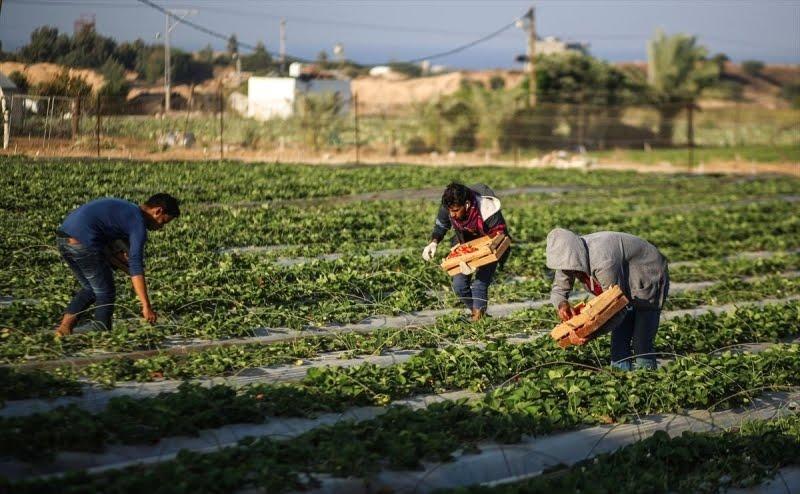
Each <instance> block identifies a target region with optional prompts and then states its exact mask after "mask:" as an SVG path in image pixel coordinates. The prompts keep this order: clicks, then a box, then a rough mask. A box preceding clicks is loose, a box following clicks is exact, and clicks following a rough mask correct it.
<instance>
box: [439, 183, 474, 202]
mask: <svg viewBox="0 0 800 494" xmlns="http://www.w3.org/2000/svg"><path fill="white" fill-rule="evenodd" d="M470 197H472V191H470V190H469V189H468V188H467V186H466V185H464V184H460V183H458V182H451V183H450V185H448V186H447V188H445V189H444V193H443V194H442V206H444V207H446V208H450V207H453V206H463V205H465V204H466V203H467V201H468V200H469V199H470Z"/></svg>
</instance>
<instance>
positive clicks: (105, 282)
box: [56, 194, 180, 337]
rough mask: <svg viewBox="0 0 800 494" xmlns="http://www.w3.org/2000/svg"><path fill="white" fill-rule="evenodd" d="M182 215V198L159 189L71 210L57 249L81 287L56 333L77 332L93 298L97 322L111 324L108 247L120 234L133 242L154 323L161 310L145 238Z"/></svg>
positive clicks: (141, 291)
mask: <svg viewBox="0 0 800 494" xmlns="http://www.w3.org/2000/svg"><path fill="white" fill-rule="evenodd" d="M178 216H180V209H179V207H178V200H177V199H175V198H174V197H172V196H171V195H169V194H156V195H154V196H152V197H151V198H150V199H148V200H147V201H146V202H145V203H144V204H141V205H136V204H134V203H132V202H128V201H123V200H121V199H113V198H104V199H96V200H94V201H91V202H88V203H86V204H84V205H83V206H81V207H79V208H78V209H76V210H74V211H72V212H71V213H70V214H69V215H68V216H67V217H66V219H65V220H64V222H63V223H62V224H61V226H60V227H59V228H58V231H57V236H58V250H59V252H60V253H61V257H62V258H63V259H64V260H65V261H66V262H67V264H68V265H69V267H70V269H71V270H72V272H73V273H74V274H75V277H76V278H77V279H78V283H80V286H81V289H80V290H79V291H78V292H77V293H76V294H75V295H74V296H73V297H72V301H71V302H70V303H69V305H68V306H67V308H66V310H65V311H64V317H63V318H62V320H61V324H60V325H59V326H58V328H57V329H56V336H57V337H59V336H67V335H70V334H72V330H73V328H74V327H75V324H76V323H77V322H78V315H79V314H80V313H82V312H83V311H85V310H86V309H87V308H88V307H89V306H90V305H91V304H92V303H94V304H95V311H94V318H95V323H96V324H97V325H100V326H101V327H102V328H105V329H107V330H110V329H111V317H112V315H113V313H114V301H115V299H116V289H115V287H114V276H113V273H112V271H111V265H110V263H109V260H108V258H107V257H106V255H105V253H104V252H103V251H104V249H105V248H106V247H107V246H109V245H110V244H111V243H112V242H114V241H115V240H125V241H127V242H128V244H129V251H128V259H127V260H128V269H129V274H130V276H131V282H132V284H133V289H134V291H135V292H136V296H137V297H138V298H139V301H140V302H141V304H142V315H143V316H144V318H145V319H146V320H147V321H148V322H149V323H151V324H152V323H155V322H156V319H157V318H158V315H157V314H156V313H155V311H153V308H152V306H151V305H150V298H149V297H148V295H147V283H146V281H145V278H144V244H145V242H147V231H148V230H160V229H161V228H162V227H163V226H164V225H166V224H167V223H169V222H170V221H172V220H173V219H174V218H177V217H178Z"/></svg>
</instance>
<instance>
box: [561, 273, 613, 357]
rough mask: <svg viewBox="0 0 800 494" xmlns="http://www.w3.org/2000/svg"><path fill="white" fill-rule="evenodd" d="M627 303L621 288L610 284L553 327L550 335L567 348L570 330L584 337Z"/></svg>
mask: <svg viewBox="0 0 800 494" xmlns="http://www.w3.org/2000/svg"><path fill="white" fill-rule="evenodd" d="M627 305H628V298H627V297H626V296H625V294H624V293H622V289H620V287H619V286H617V285H612V286H611V287H609V289H608V290H606V291H604V292H603V293H601V294H600V295H598V296H596V297H595V298H593V299H591V300H589V301H588V302H586V305H585V306H583V307H582V308H581V309H580V313H579V314H577V315H575V316H572V318H571V319H570V320H569V321H565V322H562V323H561V324H559V325H558V326H556V327H555V328H553V330H552V331H551V332H550V336H551V337H552V338H553V339H554V340H556V342H557V343H558V346H560V347H561V348H567V347H568V346H570V345H571V344H572V343H570V341H569V333H570V332H571V331H575V334H577V335H578V336H580V337H581V338H586V337H588V336H590V335H591V334H593V333H594V332H596V331H597V330H598V329H600V328H601V327H603V325H604V324H605V323H607V322H608V321H609V319H611V318H612V317H614V315H616V314H617V313H618V312H619V311H621V310H623V309H624V308H625V306H627Z"/></svg>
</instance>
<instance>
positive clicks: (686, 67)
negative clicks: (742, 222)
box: [647, 31, 719, 145]
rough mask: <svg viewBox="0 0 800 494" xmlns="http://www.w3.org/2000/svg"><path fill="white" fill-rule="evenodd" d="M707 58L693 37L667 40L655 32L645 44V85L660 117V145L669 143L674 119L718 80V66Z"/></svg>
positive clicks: (678, 36) (706, 52) (680, 36)
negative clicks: (648, 88) (646, 84)
mask: <svg viewBox="0 0 800 494" xmlns="http://www.w3.org/2000/svg"><path fill="white" fill-rule="evenodd" d="M707 56H708V51H707V50H706V48H705V47H703V46H700V45H698V44H697V38H695V37H694V36H687V35H684V34H676V35H674V36H667V35H665V34H664V33H663V32H661V31H658V32H657V33H656V36H655V37H654V38H653V39H652V40H650V42H649V43H648V45H647V82H648V84H649V86H650V91H651V96H652V102H653V104H654V105H655V107H656V109H657V110H658V112H659V117H660V118H659V125H658V134H657V138H658V142H659V144H662V145H669V144H671V143H672V131H673V128H674V120H675V118H676V117H677V116H678V114H679V113H680V112H681V111H682V110H683V109H684V108H686V106H687V105H689V104H694V102H695V100H696V99H697V97H698V96H699V95H700V93H701V92H702V91H703V89H705V88H707V87H709V86H711V85H713V84H714V83H715V82H716V81H717V80H718V79H719V66H718V65H717V64H716V63H714V62H713V61H711V60H707V58H706V57H707Z"/></svg>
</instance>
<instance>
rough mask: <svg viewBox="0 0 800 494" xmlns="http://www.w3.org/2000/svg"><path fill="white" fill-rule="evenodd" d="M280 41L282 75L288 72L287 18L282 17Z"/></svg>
mask: <svg viewBox="0 0 800 494" xmlns="http://www.w3.org/2000/svg"><path fill="white" fill-rule="evenodd" d="M280 43H281V44H280V62H281V75H283V74H285V73H286V19H281V41H280Z"/></svg>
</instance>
